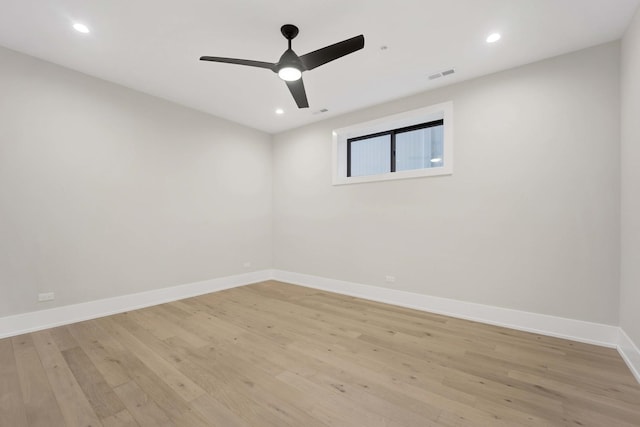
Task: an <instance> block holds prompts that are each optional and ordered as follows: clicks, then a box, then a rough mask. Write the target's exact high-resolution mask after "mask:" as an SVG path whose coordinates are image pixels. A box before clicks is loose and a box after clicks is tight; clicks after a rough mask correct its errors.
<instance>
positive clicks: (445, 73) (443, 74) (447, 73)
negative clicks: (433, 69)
mask: <svg viewBox="0 0 640 427" xmlns="http://www.w3.org/2000/svg"><path fill="white" fill-rule="evenodd" d="M455 72H456V70H455V69H453V68H450V69H448V70H444V71H440V72H438V73H435V74H431V75H430V76H429V80H435V79H439V78H440V77H446V76H450V75H451V74H453V73H455Z"/></svg>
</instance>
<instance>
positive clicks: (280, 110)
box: [276, 108, 284, 114]
mask: <svg viewBox="0 0 640 427" xmlns="http://www.w3.org/2000/svg"><path fill="white" fill-rule="evenodd" d="M276 114H284V110H283V109H282V108H278V109H277V110H276Z"/></svg>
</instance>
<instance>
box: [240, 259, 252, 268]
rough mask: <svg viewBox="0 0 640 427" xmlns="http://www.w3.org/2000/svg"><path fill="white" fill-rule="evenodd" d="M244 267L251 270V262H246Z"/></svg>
mask: <svg viewBox="0 0 640 427" xmlns="http://www.w3.org/2000/svg"><path fill="white" fill-rule="evenodd" d="M242 266H243V267H244V268H249V267H251V261H245V262H244V263H243V264H242Z"/></svg>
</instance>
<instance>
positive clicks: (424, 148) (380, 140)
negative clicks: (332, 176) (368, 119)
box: [347, 120, 444, 177]
mask: <svg viewBox="0 0 640 427" xmlns="http://www.w3.org/2000/svg"><path fill="white" fill-rule="evenodd" d="M443 129H444V120H434V121H432V122H427V123H421V124H419V125H414V126H409V127H405V128H401V129H393V130H390V131H387V132H382V133H377V134H373V135H365V136H359V137H356V138H349V139H347V176H348V177H350V176H367V175H379V174H383V173H389V172H396V171H405V170H413V169H426V168H434V167H441V166H442V165H443V163H444V152H443V151H444V150H443V146H444V132H443Z"/></svg>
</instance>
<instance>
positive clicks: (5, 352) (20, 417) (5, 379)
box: [0, 340, 27, 427]
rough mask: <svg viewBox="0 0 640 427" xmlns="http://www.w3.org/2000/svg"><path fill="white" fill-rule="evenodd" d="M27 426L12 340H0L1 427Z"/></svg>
mask: <svg viewBox="0 0 640 427" xmlns="http://www.w3.org/2000/svg"><path fill="white" fill-rule="evenodd" d="M26 425H27V412H26V408H25V405H24V400H23V398H22V392H21V390H20V377H19V376H18V368H17V365H16V359H15V356H14V353H13V345H12V344H11V341H10V340H0V426H15V427H23V426H26Z"/></svg>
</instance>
